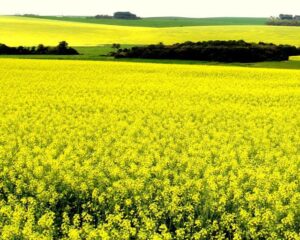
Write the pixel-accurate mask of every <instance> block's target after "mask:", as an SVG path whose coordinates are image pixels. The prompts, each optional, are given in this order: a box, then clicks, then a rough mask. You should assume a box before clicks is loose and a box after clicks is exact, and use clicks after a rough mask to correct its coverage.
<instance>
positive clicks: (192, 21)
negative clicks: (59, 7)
mask: <svg viewBox="0 0 300 240" xmlns="http://www.w3.org/2000/svg"><path fill="white" fill-rule="evenodd" d="M36 18H42V19H51V20H60V21H70V22H83V23H94V24H108V25H119V26H137V27H184V26H218V25H265V24H266V22H267V20H268V19H267V18H238V17H218V18H181V17H155V18H143V19H139V20H121V19H96V18H87V17H84V16H82V17H55V16H37V17H36Z"/></svg>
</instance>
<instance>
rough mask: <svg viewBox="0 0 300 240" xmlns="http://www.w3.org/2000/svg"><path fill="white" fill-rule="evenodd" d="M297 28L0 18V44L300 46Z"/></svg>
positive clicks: (299, 30)
mask: <svg viewBox="0 0 300 240" xmlns="http://www.w3.org/2000/svg"><path fill="white" fill-rule="evenodd" d="M299 36H300V28H295V27H277V26H255V25H253V26H196V27H172V28H148V27H126V26H112V25H101V24H88V23H76V22H66V21H65V22H64V21H54V20H46V19H36V18H25V17H0V43H5V44H9V45H14V46H16V45H26V46H32V45H37V44H39V43H43V44H47V45H56V44H57V43H58V42H59V41H61V40H66V41H67V42H69V43H70V45H72V46H97V45H101V44H110V43H115V42H118V43H122V44H125V43H126V44H149V43H158V42H164V43H167V44H168V43H175V42H183V41H188V40H190V41H203V40H238V39H244V40H246V41H252V42H259V41H265V42H273V43H283V44H292V45H300V38H299Z"/></svg>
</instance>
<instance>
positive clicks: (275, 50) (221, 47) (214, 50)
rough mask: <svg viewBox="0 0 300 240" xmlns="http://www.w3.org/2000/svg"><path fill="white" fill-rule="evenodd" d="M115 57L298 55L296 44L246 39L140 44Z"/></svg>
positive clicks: (276, 58) (233, 59) (218, 59)
mask: <svg viewBox="0 0 300 240" xmlns="http://www.w3.org/2000/svg"><path fill="white" fill-rule="evenodd" d="M111 55H112V56H114V57H116V58H148V59H182V60H198V61H216V62H262V61H284V60H288V59H289V56H293V55H300V48H296V47H294V46H290V45H274V44H268V43H263V42H260V43H247V42H245V41H243V40H240V41H207V42H185V43H177V44H174V45H164V44H162V43H160V44H157V45H149V46H141V47H132V48H129V49H128V48H124V49H119V50H117V51H116V52H114V53H111Z"/></svg>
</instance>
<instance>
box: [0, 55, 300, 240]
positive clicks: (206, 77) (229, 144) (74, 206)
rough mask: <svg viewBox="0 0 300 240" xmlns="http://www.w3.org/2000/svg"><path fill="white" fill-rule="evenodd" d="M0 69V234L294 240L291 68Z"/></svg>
mask: <svg viewBox="0 0 300 240" xmlns="http://www.w3.org/2000/svg"><path fill="white" fill-rule="evenodd" d="M0 66H1V69H0V86H1V88H0V238H1V239H5V240H6V239H130V238H131V239H299V229H300V220H299V219H300V211H299V206H300V177H299V167H300V154H299V153H300V145H299V143H300V132H299V130H300V129H299V126H300V115H299V112H300V71H295V70H274V69H273V70H272V69H248V68H241V67H219V66H188V65H186V66H185V65H167V64H142V63H116V62H89V61H55V60H43V61H38V60H10V59H6V60H4V59H1V60H0Z"/></svg>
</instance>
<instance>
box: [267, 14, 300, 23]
mask: <svg viewBox="0 0 300 240" xmlns="http://www.w3.org/2000/svg"><path fill="white" fill-rule="evenodd" d="M267 24H268V25H275V26H300V15H295V16H293V15H291V14H280V15H279V17H271V18H270V19H269V20H268V21H267Z"/></svg>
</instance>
